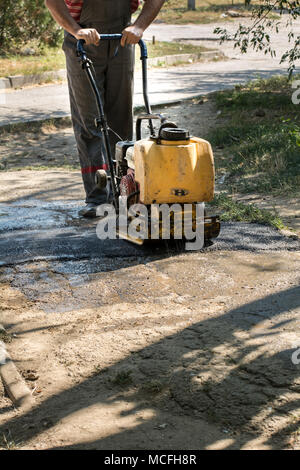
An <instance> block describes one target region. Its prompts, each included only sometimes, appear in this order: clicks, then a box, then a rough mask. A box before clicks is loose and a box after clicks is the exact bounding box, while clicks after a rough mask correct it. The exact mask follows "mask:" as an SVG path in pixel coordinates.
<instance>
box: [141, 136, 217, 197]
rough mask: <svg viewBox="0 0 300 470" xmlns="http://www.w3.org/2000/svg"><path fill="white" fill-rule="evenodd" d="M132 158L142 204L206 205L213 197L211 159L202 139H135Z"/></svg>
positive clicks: (209, 146)
mask: <svg viewBox="0 0 300 470" xmlns="http://www.w3.org/2000/svg"><path fill="white" fill-rule="evenodd" d="M133 158H134V166H135V180H136V181H137V182H138V183H139V184H140V200H141V202H142V203H143V204H152V203H153V204H154V203H157V204H163V203H166V204H170V203H172V204H173V203H176V202H178V203H193V202H207V201H211V200H212V199H213V197H214V182H215V169H214V158H213V153H212V148H211V145H210V144H209V142H207V141H206V140H203V139H200V138H197V137H190V138H187V139H185V140H175V141H172V140H163V139H162V140H159V141H157V140H155V139H151V138H150V139H144V140H139V141H137V142H136V143H135V145H134V152H133Z"/></svg>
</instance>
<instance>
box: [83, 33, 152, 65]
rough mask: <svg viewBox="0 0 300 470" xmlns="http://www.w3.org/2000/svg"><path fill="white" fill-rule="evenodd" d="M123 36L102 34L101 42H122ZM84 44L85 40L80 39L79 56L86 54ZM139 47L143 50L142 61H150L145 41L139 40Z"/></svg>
mask: <svg viewBox="0 0 300 470" xmlns="http://www.w3.org/2000/svg"><path fill="white" fill-rule="evenodd" d="M122 36H123V34H121V33H120V34H100V41H121V39H122ZM84 44H85V40H84V39H79V41H77V52H79V54H81V55H82V54H85V50H84V47H83V46H84ZM138 44H139V46H140V49H141V59H148V50H147V46H146V43H145V41H143V39H140V40H139V43H138Z"/></svg>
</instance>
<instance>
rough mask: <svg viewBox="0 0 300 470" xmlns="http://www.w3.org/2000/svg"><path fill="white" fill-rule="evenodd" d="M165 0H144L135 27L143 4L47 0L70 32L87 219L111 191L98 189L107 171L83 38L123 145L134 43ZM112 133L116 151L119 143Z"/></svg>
mask: <svg viewBox="0 0 300 470" xmlns="http://www.w3.org/2000/svg"><path fill="white" fill-rule="evenodd" d="M164 1H165V0H145V1H144V5H143V8H142V10H141V12H140V14H139V15H138V17H137V19H136V20H135V21H134V23H133V24H132V22H131V14H132V13H133V12H134V11H136V10H137V8H138V5H139V0H45V4H46V6H47V7H48V9H49V10H50V13H51V14H52V16H53V18H54V19H55V20H56V21H57V23H58V24H59V25H60V26H62V28H63V29H64V30H65V36H64V43H63V50H64V52H65V55H66V64H67V77H68V86H69V95H70V106H71V116H72V123H73V128H74V134H75V138H76V143H77V148H78V153H79V160H80V165H81V172H82V178H83V184H84V189H85V193H86V200H85V202H86V205H85V207H84V208H83V209H81V210H80V211H79V215H80V216H83V217H96V216H97V206H99V205H100V204H102V203H104V202H106V201H107V193H106V190H100V189H98V188H97V187H96V186H95V173H96V171H97V170H98V169H101V168H102V169H107V168H106V165H105V162H104V159H103V154H102V151H101V147H102V143H101V139H100V138H99V137H100V136H99V130H97V129H96V127H95V117H97V108H96V103H95V99H94V95H93V92H92V90H91V88H90V85H89V83H88V80H87V77H86V75H85V74H84V73H83V72H82V69H81V65H80V63H79V60H78V57H77V56H76V40H78V39H84V41H85V43H86V50H87V53H88V56H89V58H91V60H92V61H93V64H94V70H95V74H96V81H97V85H98V87H99V89H100V90H101V93H102V98H103V101H104V110H105V113H106V115H107V119H108V124H109V127H110V128H111V129H112V130H113V131H114V132H115V133H116V134H118V136H120V138H121V139H122V140H132V137H133V103H132V101H133V74H134V44H137V43H138V42H139V40H140V39H141V38H142V36H143V33H144V31H145V29H146V28H147V27H148V26H149V25H150V24H151V23H152V21H153V20H154V19H155V18H156V16H157V14H158V13H159V11H160V9H161V7H162V5H163V3H164ZM120 32H122V33H123V37H122V40H121V46H122V47H119V49H118V46H119V44H118V42H116V41H103V43H102V44H101V46H99V44H100V34H105V33H106V34H107V33H120ZM116 134H113V133H111V140H110V142H111V147H112V151H113V152H114V146H115V144H116V142H117V141H118V140H120V139H119V138H118V137H116Z"/></svg>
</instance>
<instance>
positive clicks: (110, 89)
mask: <svg viewBox="0 0 300 470" xmlns="http://www.w3.org/2000/svg"><path fill="white" fill-rule="evenodd" d="M117 44H118V43H116V42H115V41H113V42H111V43H110V50H109V56H110V60H109V64H108V69H107V73H106V83H105V112H106V114H107V119H108V124H109V126H110V127H111V129H113V130H114V131H115V132H116V133H117V134H119V136H120V137H121V138H122V140H132V137H133V78H134V47H133V46H126V47H125V48H123V47H121V46H120V47H119V49H118V54H117V56H115V57H114V53H115V50H116V47H117ZM118 141H119V138H118V137H116V136H115V135H113V134H112V135H111V143H112V150H113V152H114V147H115V144H116V143H117V142H118Z"/></svg>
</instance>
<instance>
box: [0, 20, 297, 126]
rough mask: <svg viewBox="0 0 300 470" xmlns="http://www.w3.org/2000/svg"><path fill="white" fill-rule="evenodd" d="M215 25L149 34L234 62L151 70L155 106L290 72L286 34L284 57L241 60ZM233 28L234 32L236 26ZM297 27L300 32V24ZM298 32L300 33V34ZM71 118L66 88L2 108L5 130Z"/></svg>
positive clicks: (32, 93)
mask: <svg viewBox="0 0 300 470" xmlns="http://www.w3.org/2000/svg"><path fill="white" fill-rule="evenodd" d="M215 26H217V25H213V26H212V25H178V26H174V25H161V24H154V25H152V26H151V27H150V28H149V29H148V30H147V32H146V34H145V37H146V38H151V37H152V36H153V35H155V36H156V38H157V40H176V39H177V40H178V39H182V38H186V39H189V40H190V41H192V42H194V41H195V43H197V44H204V45H209V47H213V48H215V47H216V48H218V47H221V49H222V51H223V52H225V54H226V55H227V56H228V57H230V60H226V61H220V62H205V63H203V62H202V63H195V64H191V65H186V66H181V67H170V68H164V69H159V68H156V69H151V70H150V71H149V91H150V100H151V103H152V104H158V103H163V102H172V101H176V100H180V99H183V98H188V97H192V96H195V95H199V94H205V93H209V92H211V91H214V90H220V89H223V88H226V87H232V86H233V85H234V84H236V83H241V82H245V81H248V80H250V79H253V78H257V77H258V76H264V77H267V76H270V75H272V74H278V73H284V72H285V70H286V65H283V64H280V63H279V62H280V53H281V52H283V50H284V49H286V46H284V44H287V42H286V41H284V37H283V34H284V33H281V34H279V35H278V36H277V35H276V36H274V46H275V47H276V48H277V50H278V56H277V58H273V59H272V58H271V57H267V58H266V57H265V56H264V55H263V54H256V53H253V52H250V53H249V54H247V55H241V54H240V53H238V52H237V50H234V49H233V47H232V43H231V42H228V43H227V44H225V45H222V46H219V45H218V43H217V42H216V41H214V38H215V36H214V34H213V29H214V27H215ZM229 27H230V28H233V26H229ZM297 28H298V29H299V28H300V27H299V26H298V25H297ZM297 28H296V31H298V29H297ZM2 98H3V95H2ZM2 101H3V100H2ZM134 103H135V105H142V104H143V95H142V81H141V72H140V71H138V72H137V73H136V81H135V96H134ZM67 115H69V100H68V93H67V85H66V84H65V83H63V84H52V85H44V86H35V87H32V88H25V89H21V90H16V91H9V92H7V93H6V94H5V102H4V103H3V102H2V104H1V103H0V125H5V124H9V123H12V122H19V121H29V120H39V119H45V118H49V117H60V116H67Z"/></svg>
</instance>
